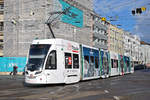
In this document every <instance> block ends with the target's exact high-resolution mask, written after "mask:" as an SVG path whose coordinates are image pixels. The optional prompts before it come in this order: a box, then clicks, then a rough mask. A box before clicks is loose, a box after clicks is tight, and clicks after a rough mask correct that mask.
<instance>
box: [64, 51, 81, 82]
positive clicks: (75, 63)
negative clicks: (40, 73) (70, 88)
mask: <svg viewBox="0 0 150 100" xmlns="http://www.w3.org/2000/svg"><path fill="white" fill-rule="evenodd" d="M64 57H65V72H64V76H65V80H64V81H65V83H66V84H70V83H75V82H79V80H80V70H79V54H75V53H67V52H65V54H64Z"/></svg>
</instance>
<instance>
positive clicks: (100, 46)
mask: <svg viewBox="0 0 150 100" xmlns="http://www.w3.org/2000/svg"><path fill="white" fill-rule="evenodd" d="M94 47H96V48H100V49H104V50H107V49H108V46H107V45H102V44H100V43H98V42H95V43H94Z"/></svg>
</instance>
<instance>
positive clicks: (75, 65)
mask: <svg viewBox="0 0 150 100" xmlns="http://www.w3.org/2000/svg"><path fill="white" fill-rule="evenodd" d="M73 68H79V56H78V54H73Z"/></svg>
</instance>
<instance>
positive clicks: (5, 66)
mask: <svg viewBox="0 0 150 100" xmlns="http://www.w3.org/2000/svg"><path fill="white" fill-rule="evenodd" d="M26 59H27V58H26V57H0V72H11V71H13V66H14V65H16V66H18V69H17V71H18V72H23V71H24V68H25V65H26Z"/></svg>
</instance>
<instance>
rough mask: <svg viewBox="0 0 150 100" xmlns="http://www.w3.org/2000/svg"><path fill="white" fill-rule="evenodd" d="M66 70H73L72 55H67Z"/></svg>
mask: <svg viewBox="0 0 150 100" xmlns="http://www.w3.org/2000/svg"><path fill="white" fill-rule="evenodd" d="M65 68H66V69H71V68H72V57H71V53H65Z"/></svg>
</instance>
